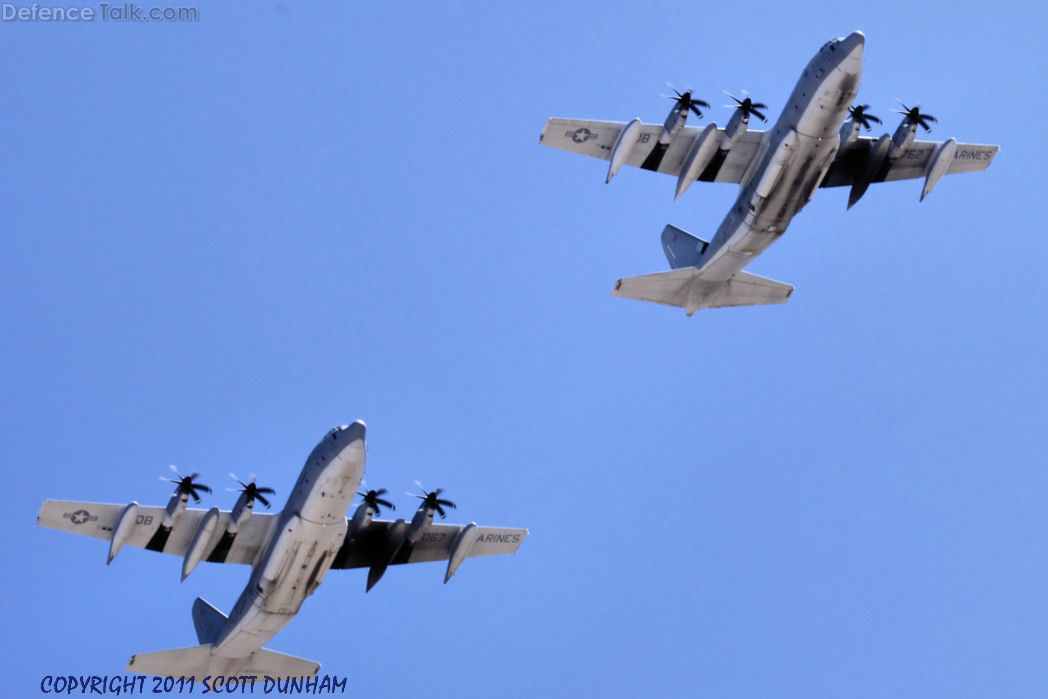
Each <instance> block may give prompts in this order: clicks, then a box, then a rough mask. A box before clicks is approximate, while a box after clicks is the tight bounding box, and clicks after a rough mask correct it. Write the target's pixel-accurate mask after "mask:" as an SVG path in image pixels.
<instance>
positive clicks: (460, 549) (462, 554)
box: [444, 522, 477, 585]
mask: <svg viewBox="0 0 1048 699" xmlns="http://www.w3.org/2000/svg"><path fill="white" fill-rule="evenodd" d="M476 528H477V523H476V522H470V523H469V524H467V525H466V526H464V527H462V531H460V532H459V534H458V536H457V537H456V538H455V543H454V544H452V545H451V557H450V558H448V570H447V573H445V574H444V584H445V585H447V584H448V580H451V576H452V575H454V574H455V571H457V570H458V568H459V566H460V565H462V561H464V560H466V559H467V558H469V553H470V551H471V550H472V549H473V544H475V543H476V541H477V539H476V538H475V537H474V536H472V533H473V530H474V529H476Z"/></svg>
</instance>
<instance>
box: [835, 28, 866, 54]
mask: <svg viewBox="0 0 1048 699" xmlns="http://www.w3.org/2000/svg"><path fill="white" fill-rule="evenodd" d="M865 45H866V35H865V34H863V33H862V32H860V31H854V32H852V33H851V34H849V35H848V36H846V37H844V38H843V39H841V48H842V49H844V51H845V52H846V53H849V54H851V55H853V56H855V57H859V56H862V49H863V47H864V46H865Z"/></svg>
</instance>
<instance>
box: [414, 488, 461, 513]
mask: <svg viewBox="0 0 1048 699" xmlns="http://www.w3.org/2000/svg"><path fill="white" fill-rule="evenodd" d="M415 485H417V486H418V487H419V488H421V489H422V492H423V493H426V494H425V495H415V494H414V493H408V495H412V496H413V497H416V498H418V499H419V500H421V501H422V504H423V505H425V506H426V507H428V508H430V509H431V510H436V511H437V512H439V513H440V518H441V519H444V508H445V507H450V508H452V509H458V508H457V507H456V505H455V503H453V502H451V501H450V500H445V499H443V498H441V497H440V494H441V493H443V492H444V489H443V488H437V489H436V490H434V491H432V492H426V489H425V488H424V487H423V486H422V484H421V483H419V482H418V481H415Z"/></svg>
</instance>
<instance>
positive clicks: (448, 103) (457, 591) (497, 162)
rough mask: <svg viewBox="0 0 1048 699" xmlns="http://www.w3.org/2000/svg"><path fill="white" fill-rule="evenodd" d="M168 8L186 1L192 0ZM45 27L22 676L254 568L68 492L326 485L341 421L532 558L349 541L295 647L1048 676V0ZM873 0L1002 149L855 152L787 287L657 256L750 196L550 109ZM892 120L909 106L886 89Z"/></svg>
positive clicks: (720, 684) (920, 97)
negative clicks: (901, 158) (558, 128)
mask: <svg viewBox="0 0 1048 699" xmlns="http://www.w3.org/2000/svg"><path fill="white" fill-rule="evenodd" d="M147 5H148V3H147ZM197 7H198V8H199V11H200V21H199V22H198V23H194V24H165V25H138V24H112V23H109V24H105V23H101V22H95V23H92V24H79V25H77V24H39V23H38V24H24V23H23V24H13V23H2V24H0V39H2V45H3V50H2V51H0V56H2V57H3V67H4V71H3V72H4V76H5V79H4V90H3V94H4V99H3V102H2V103H3V107H2V109H0V129H2V132H3V134H4V136H5V138H4V158H3V162H4V165H3V167H2V172H3V175H2V181H0V211H2V224H0V231H2V232H0V337H2V342H0V386H2V390H0V411H2V413H0V414H2V418H3V419H2V420H0V444H2V447H3V459H4V463H5V472H6V475H7V478H6V481H5V485H6V489H5V495H6V497H5V507H4V508H3V510H2V514H0V523H2V528H3V536H2V537H0V546H2V552H3V560H5V561H6V565H5V573H4V575H3V583H2V585H3V592H4V593H5V597H6V598H7V603H6V604H5V612H4V614H3V615H2V616H0V619H2V621H0V631H2V633H3V636H4V638H6V639H7V642H6V644H5V652H4V653H3V654H0V657H2V660H0V668H2V670H3V681H4V683H5V685H6V686H8V687H11V688H12V691H16V690H17V691H24V692H25V693H29V694H31V693H33V692H37V691H39V690H38V687H39V682H40V679H41V678H42V677H43V676H44V675H47V674H112V673H120V672H123V668H124V664H125V663H126V661H127V658H128V656H130V655H131V654H132V653H135V652H143V651H152V650H161V649H167V648H175V647H182V646H187V645H192V644H193V643H195V640H196V636H195V634H194V632H193V625H192V622H191V617H190V607H191V605H192V602H193V599H194V598H195V597H196V596H197V595H201V596H203V597H205V598H206V599H208V600H209V601H211V602H212V603H214V604H215V605H216V606H218V607H219V608H221V609H223V610H227V611H228V610H229V608H230V607H231V606H232V604H233V602H234V601H235V599H236V597H237V595H238V594H239V592H240V590H241V588H242V587H243V585H244V584H245V582H246V580H247V575H248V571H247V569H246V568H245V567H241V566H217V565H202V566H200V567H199V568H198V569H197V570H196V572H194V573H193V575H192V576H191V577H190V578H189V579H188V580H187V581H186V582H184V583H181V584H180V583H179V573H180V566H181V561H180V559H178V558H177V557H173V556H160V555H157V554H155V553H152V552H148V551H140V550H131V549H125V551H124V552H122V553H121V554H120V556H119V558H118V559H117V560H116V561H115V562H114V563H113V565H111V566H109V567H107V566H106V565H105V556H106V544H105V543H104V542H101V541H97V540H93V539H84V538H80V537H75V536H71V535H68V534H62V533H58V532H53V531H50V530H45V529H40V528H37V527H36V526H35V525H34V523H35V518H36V512H37V509H38V508H39V506H40V503H41V501H43V500H44V499H45V498H60V499H83V500H95V501H105V502H115V503H126V502H128V501H130V500H133V499H134V500H138V501H139V502H141V503H143V504H157V505H163V504H164V503H166V502H167V499H168V496H169V494H170V488H169V486H168V485H167V484H163V483H160V482H159V481H158V480H157V477H158V476H165V475H168V474H169V471H168V470H167V466H168V464H175V465H176V466H178V467H179V468H180V469H182V470H183V471H184V472H187V471H193V470H197V471H200V472H201V473H202V474H203V478H202V480H203V482H205V483H207V484H209V485H211V486H212V487H214V488H215V490H216V492H215V495H213V496H211V497H208V498H207V499H206V500H205V503H204V506H205V507H209V506H211V505H215V504H218V505H220V506H222V507H225V508H228V507H230V506H231V505H232V504H233V501H234V498H235V494H234V493H228V492H226V491H225V488H226V487H227V486H230V485H232V481H230V480H229V478H228V476H227V475H226V474H227V473H228V472H229V471H234V472H236V473H237V474H238V475H241V476H242V477H246V476H248V475H250V474H251V473H257V474H258V477H259V480H260V482H261V483H263V484H266V485H270V486H272V487H274V488H276V490H277V496H276V500H277V501H278V502H282V501H283V499H284V498H285V497H286V496H287V494H288V491H289V489H290V487H291V485H292V483H293V482H294V480H295V478H296V477H297V474H298V472H299V470H300V468H301V466H302V464H303V462H304V460H305V457H306V455H307V454H308V453H309V451H310V449H311V448H312V447H313V445H314V444H315V443H316V441H317V440H319V439H320V438H321V437H322V436H323V434H324V432H325V431H326V430H327V429H329V428H330V427H331V426H332V425H336V424H340V423H347V422H349V421H351V420H355V419H358V418H361V419H364V420H366V421H367V423H368V426H369V432H368V438H369V453H368V471H367V475H366V479H367V483H368V485H369V486H371V487H386V488H389V489H390V490H391V491H392V492H393V493H394V495H395V498H394V499H395V501H396V502H397V504H398V506H399V508H400V509H398V510H397V514H400V515H406V516H410V513H411V511H412V508H413V502H414V501H413V500H412V499H411V498H409V497H408V496H406V495H404V494H403V491H405V490H413V489H414V485H413V481H414V480H415V479H419V480H421V481H422V482H423V483H424V484H425V485H427V486H428V487H430V488H433V487H436V486H438V485H442V486H444V487H445V488H446V489H447V494H448V496H449V497H450V498H451V499H453V500H455V501H456V502H457V503H458V505H459V508H458V510H457V511H455V512H453V513H451V516H450V517H449V521H455V522H461V523H465V522H469V521H477V522H479V523H482V524H489V525H504V526H522V527H528V528H530V530H531V535H530V537H529V538H528V539H527V541H526V542H525V543H524V545H523V546H522V547H521V549H520V551H519V552H518V553H517V554H516V555H515V556H512V557H498V558H486V559H474V560H471V561H468V562H466V563H465V564H464V565H463V567H462V568H461V569H460V571H459V573H458V575H457V576H456V577H455V579H454V580H453V581H452V582H451V583H450V584H448V585H446V586H445V585H443V584H441V583H442V579H443V572H444V568H443V566H442V565H439V564H423V565H417V566H409V567H399V568H395V569H391V570H390V571H389V572H388V573H387V574H386V577H385V578H384V579H383V580H382V581H381V583H379V585H378V586H377V587H376V588H375V589H374V590H372V591H371V592H370V593H368V594H367V595H365V594H364V582H365V575H366V574H365V572H364V571H333V572H332V573H331V574H330V575H329V576H328V577H327V579H326V580H325V582H324V584H323V586H322V587H321V588H320V589H319V590H318V592H317V593H316V594H315V595H314V596H313V597H312V598H310V599H309V600H308V601H307V603H306V604H305V606H304V607H303V610H302V613H301V614H300V615H299V617H298V618H297V619H295V621H294V622H292V623H291V624H290V625H289V626H288V627H287V628H285V629H284V630H283V631H282V632H281V633H280V634H279V635H278V636H276V637H275V638H274V639H273V640H272V641H271V642H270V644H269V646H270V647H272V648H273V649H275V650H279V651H283V652H287V653H291V654H293V655H298V656H304V657H309V658H315V659H317V660H319V661H321V662H322V663H323V668H322V672H324V673H334V674H338V675H340V676H348V677H349V681H350V685H349V686H350V689H351V692H352V693H355V694H357V695H359V696H377V695H380V694H382V695H388V696H406V695H409V694H420V693H423V692H426V693H430V694H450V695H454V696H462V697H473V696H478V697H479V696H492V695H501V696H520V697H534V696H639V695H663V696H681V695H705V696H726V697H754V696H807V697H841V696H851V697H883V696H907V697H928V696H950V697H961V696H979V697H984V696H1035V695H1038V694H1040V693H1042V692H1044V691H1045V687H1048V670H1046V667H1048V665H1046V663H1045V658H1046V657H1048V639H1046V631H1045V629H1046V628H1048V596H1046V594H1045V588H1046V578H1048V563H1046V560H1045V554H1046V546H1045V528H1046V525H1048V515H1046V514H1045V513H1046V511H1048V504H1046V503H1048V472H1046V469H1045V465H1046V456H1048V443H1046V436H1045V422H1046V417H1048V406H1046V399H1045V388H1046V378H1048V377H1046V374H1048V370H1046V363H1045V353H1044V345H1045V342H1046V339H1048V333H1046V330H1045V309H1046V301H1048V293H1046V291H1045V284H1044V281H1043V274H1044V267H1045V260H1046V255H1048V236H1046V235H1045V233H1046V231H1045V227H1044V222H1043V221H1044V215H1043V212H1042V210H1041V209H1042V206H1043V204H1044V201H1045V186H1044V181H1045V176H1044V167H1045V162H1046V156H1048V154H1046V152H1045V151H1046V149H1045V141H1044V133H1043V128H1042V125H1041V123H1040V118H1041V117H1042V116H1043V114H1044V113H1046V111H1048V104H1046V97H1045V94H1046V90H1045V87H1046V85H1045V79H1044V72H1045V58H1044V53H1043V47H1042V43H1043V30H1044V27H1045V26H1046V25H1048V22H1046V17H1045V14H1044V10H1042V9H1039V8H1038V9H1035V10H1031V9H1030V8H1032V7H1034V5H1033V4H1031V3H1021V2H1008V1H1005V2H998V3H992V4H987V3H984V2H974V1H973V2H955V3H944V4H942V5H937V4H922V3H916V4H915V3H912V2H887V3H876V4H871V3H845V4H841V3H837V2H832V3H831V2H825V3H800V4H790V3H786V4H783V3H780V2H764V0H761V1H760V2H755V3H748V4H739V3H695V2H688V3H679V4H678V3H654V4H652V3H648V4H643V3H635V2H633V3H626V2H610V3H609V2H592V3H580V4H575V5H566V4H561V3H516V4H513V5H509V4H498V3H463V2H459V3H443V2H442V3H422V2H417V3H395V2H389V3H386V2H345V3H319V2H316V3H304V4H301V5H300V4H298V3H291V2H279V3H272V2H269V3H263V4H261V5H259V6H257V7H252V8H250V9H249V8H248V7H246V6H242V5H239V4H234V3H210V2H208V3H201V4H199V5H198V6H197ZM855 29H862V30H863V31H864V32H865V33H866V36H867V42H866V64H865V73H864V76H863V81H862V89H861V91H860V101H862V102H867V103H869V104H871V105H872V107H871V111H872V112H873V113H875V114H877V115H879V116H881V117H882V118H884V119H885V121H886V124H885V127H884V128H885V130H894V128H895V126H896V124H897V123H898V122H897V119H898V115H895V114H892V113H891V112H890V110H891V109H892V108H894V107H895V106H896V103H895V101H894V100H895V98H896V97H898V98H899V99H902V100H903V101H905V102H907V104H912V103H914V102H920V104H921V105H922V107H923V108H924V109H926V110H927V111H929V112H930V113H932V114H934V115H935V116H937V117H938V118H939V124H938V125H937V126H936V127H935V131H934V132H933V134H932V135H931V137H933V138H935V137H938V138H948V137H950V136H955V137H957V138H958V139H959V140H962V141H969V142H984V143H999V144H1001V146H1002V150H1001V152H1000V154H999V155H998V156H997V159H996V161H995V162H994V163H993V164H992V166H991V167H990V168H989V170H988V171H986V172H985V173H981V174H974V175H958V176H951V177H948V178H946V179H944V180H943V181H941V182H940V183H939V185H938V187H937V189H936V191H935V192H934V194H933V195H932V196H931V197H930V198H929V199H928V200H926V201H925V202H923V203H918V197H919V194H920V188H921V184H920V182H916V181H910V182H905V183H894V184H888V185H878V186H874V187H871V188H870V190H869V192H868V193H867V194H866V197H865V198H864V199H863V200H862V201H861V202H860V203H859V204H858V205H856V206H855V207H854V208H853V209H852V210H851V211H845V204H846V200H847V191H846V190H844V189H833V190H821V191H819V192H818V193H817V196H816V198H815V199H814V201H813V202H812V203H811V204H810V205H809V206H808V207H807V208H806V209H805V210H804V211H803V212H802V213H801V214H800V215H799V216H798V217H797V218H796V219H795V220H794V222H793V224H792V226H791V227H790V229H789V231H788V233H787V234H786V235H785V236H784V237H783V239H782V240H781V241H780V242H779V243H778V244H776V245H775V246H773V247H772V248H771V249H770V250H769V251H768V252H767V253H765V254H764V255H763V256H762V257H760V258H759V259H758V260H756V261H755V262H754V263H753V264H752V266H751V270H752V271H753V272H755V273H757V274H762V275H766V276H770V277H773V278H775V279H780V280H783V281H786V282H789V283H792V284H794V285H795V286H796V291H795V292H794V294H793V296H792V298H791V299H790V301H789V303H787V304H786V305H783V306H770V307H763V308H741V309H727V310H712V311H700V312H699V313H698V314H696V315H695V316H694V317H693V318H690V319H689V318H687V317H685V315H684V312H683V311H682V310H680V309H671V308H667V307H662V306H657V305H653V304H645V303H640V302H635V301H628V300H623V299H616V298H612V297H611V296H610V295H609V293H610V291H611V288H612V285H613V284H614V282H615V280H616V279H617V278H619V277H621V276H627V275H633V274H642V273H647V272H654V271H659V270H662V269H665V268H666V262H665V259H664V258H663V254H662V251H661V248H660V246H659V234H660V232H661V230H662V228H663V226H664V225H665V224H666V223H674V224H676V225H678V226H680V227H682V228H684V229H686V230H689V231H692V232H693V233H695V234H697V235H700V236H704V237H708V236H709V235H711V234H712V233H713V231H714V230H715V229H716V227H717V225H718V224H719V223H720V221H721V219H722V217H723V216H724V214H725V212H726V210H727V209H728V207H729V206H730V203H731V201H732V199H733V198H734V196H735V192H736V188H735V187H733V186H731V185H710V184H697V185H695V186H693V187H692V188H691V189H690V190H689V191H688V192H687V194H686V195H685V196H684V197H682V198H681V199H680V200H679V201H677V202H674V201H673V190H674V184H675V180H674V178H671V177H666V176H661V175H655V174H652V173H647V172H641V171H638V170H629V169H624V170H623V171H622V172H620V174H619V176H618V177H617V178H616V179H615V180H614V181H613V182H612V183H611V185H607V186H606V185H604V183H603V180H604V174H605V170H606V165H605V164H604V163H602V162H599V161H596V160H592V159H588V158H584V157H582V156H577V155H572V154H568V153H563V152H560V151H555V150H551V149H547V148H541V147H539V145H538V137H539V133H540V131H541V130H542V127H543V124H544V122H545V120H546V119H547V118H548V117H550V116H564V117H579V118H595V119H622V120H626V119H630V118H632V117H634V116H640V117H642V118H644V119H645V120H646V121H656V122H659V121H661V120H662V119H663V118H664V117H665V115H666V112H667V111H668V110H669V108H670V106H671V103H670V102H669V100H666V99H663V98H662V97H660V94H663V93H666V92H667V91H668V89H667V88H666V87H665V86H664V83H665V82H666V81H670V82H672V83H673V84H674V85H675V86H677V87H679V88H681V89H685V88H688V87H693V88H694V89H695V90H696V95H697V96H700V97H703V98H705V99H706V100H708V101H709V102H711V103H712V104H713V105H714V108H713V109H711V110H710V111H709V113H708V115H707V118H706V119H705V120H703V121H701V122H696V121H695V120H692V123H700V124H704V123H708V122H709V121H710V120H716V121H717V122H718V123H720V124H722V125H723V124H724V123H725V122H726V121H727V118H728V116H729V110H727V109H724V108H723V107H721V105H723V104H724V103H726V102H727V101H728V100H727V98H726V97H725V96H724V94H723V92H722V91H723V90H730V91H732V92H735V93H736V94H738V91H739V90H742V89H744V88H745V89H748V90H749V92H750V94H751V95H752V96H753V97H754V98H756V99H757V100H759V101H764V102H766V103H768V105H769V106H770V109H769V111H770V112H771V113H772V114H777V113H778V111H779V110H780V109H781V108H782V105H783V104H784V102H785V99H786V97H787V96H788V95H789V93H790V91H791V90H792V88H793V85H794V83H795V81H796V80H797V78H798V77H799V75H800V72H801V69H802V68H803V67H804V65H805V64H806V62H807V61H808V60H809V59H810V58H811V56H812V55H813V54H814V53H815V51H816V50H817V49H818V48H819V46H820V45H821V44H822V43H823V42H824V41H826V40H827V39H830V38H832V37H836V36H841V35H845V34H847V33H849V32H851V31H852V30H855ZM875 135H876V134H875Z"/></svg>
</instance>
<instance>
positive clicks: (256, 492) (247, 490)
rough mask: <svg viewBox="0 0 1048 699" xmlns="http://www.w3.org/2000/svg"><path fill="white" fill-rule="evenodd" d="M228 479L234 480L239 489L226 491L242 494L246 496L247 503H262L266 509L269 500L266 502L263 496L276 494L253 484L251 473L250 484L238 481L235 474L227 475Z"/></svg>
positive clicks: (271, 490)
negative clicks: (256, 501)
mask: <svg viewBox="0 0 1048 699" xmlns="http://www.w3.org/2000/svg"><path fill="white" fill-rule="evenodd" d="M229 477H230V478H232V479H233V480H235V481H236V482H237V483H239V484H240V487H239V488H227V489H226V490H232V491H234V492H237V493H244V495H246V496H247V499H248V501H249V502H250V501H251V500H258V501H259V502H260V503H262V504H263V505H265V506H266V507H269V500H266V498H265V496H266V495H272V494H274V493H275V492H277V491H275V490H273V489H272V488H259V487H258V484H257V483H255V474H253V473H252V474H251V482H250V483H245V482H244V481H242V480H240V479H239V478H237V477H236V474H235V473H231V474H229Z"/></svg>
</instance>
